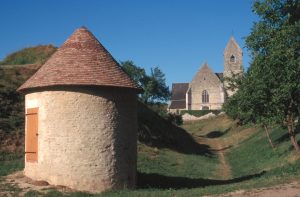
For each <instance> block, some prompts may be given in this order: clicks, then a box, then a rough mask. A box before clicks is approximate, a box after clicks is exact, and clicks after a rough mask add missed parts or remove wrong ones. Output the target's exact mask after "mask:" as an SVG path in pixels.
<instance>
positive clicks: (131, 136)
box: [24, 87, 137, 192]
mask: <svg viewBox="0 0 300 197" xmlns="http://www.w3.org/2000/svg"><path fill="white" fill-rule="evenodd" d="M25 105H26V106H25V107H26V108H33V107H39V114H38V119H39V120H38V130H39V131H38V132H39V135H38V162H36V163H30V162H25V170H24V173H25V175H26V176H28V177H30V178H32V179H35V180H45V181H47V182H49V183H50V184H52V185H64V186H68V187H70V188H73V189H76V190H82V191H89V192H101V191H105V190H108V189H121V188H133V187H134V186H135V182H136V160H137V144H136V143H137V101H136V94H135V92H132V91H130V90H126V89H120V88H115V89H108V88H94V89H93V88H90V89H86V88H80V87H77V88H76V87H72V88H71V87H66V88H62V89H60V90H51V91H39V92H35V93H29V94H27V95H26V104H25Z"/></svg>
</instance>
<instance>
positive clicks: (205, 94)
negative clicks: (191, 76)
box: [202, 90, 209, 103]
mask: <svg viewBox="0 0 300 197" xmlns="http://www.w3.org/2000/svg"><path fill="white" fill-rule="evenodd" d="M202 103H209V95H208V92H207V90H203V92H202Z"/></svg>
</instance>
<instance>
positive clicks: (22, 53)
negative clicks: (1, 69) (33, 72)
mask: <svg viewBox="0 0 300 197" xmlns="http://www.w3.org/2000/svg"><path fill="white" fill-rule="evenodd" d="M56 50H57V48H56V47H55V46H53V45H38V46H34V47H28V48H24V49H22V50H19V51H17V52H14V53H12V54H10V55H8V56H6V57H5V58H4V60H3V61H0V65H23V64H43V63H44V62H45V61H46V60H47V59H48V58H49V57H50V56H51V55H52V54H53V53H54V52H55V51H56Z"/></svg>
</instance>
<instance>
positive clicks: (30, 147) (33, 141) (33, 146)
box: [25, 108, 38, 162]
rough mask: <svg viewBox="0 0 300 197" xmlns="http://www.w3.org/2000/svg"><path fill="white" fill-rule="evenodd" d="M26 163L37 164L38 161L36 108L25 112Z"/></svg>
mask: <svg viewBox="0 0 300 197" xmlns="http://www.w3.org/2000/svg"><path fill="white" fill-rule="evenodd" d="M25 139H26V143H25V144H26V147H25V154H26V161H27V162H37V160H38V108H29V109H27V110H26V135H25Z"/></svg>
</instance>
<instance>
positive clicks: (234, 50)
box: [223, 37, 243, 96]
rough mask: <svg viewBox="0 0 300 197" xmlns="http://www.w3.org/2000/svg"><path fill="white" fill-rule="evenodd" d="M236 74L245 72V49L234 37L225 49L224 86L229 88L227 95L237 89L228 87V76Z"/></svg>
mask: <svg viewBox="0 0 300 197" xmlns="http://www.w3.org/2000/svg"><path fill="white" fill-rule="evenodd" d="M236 74H238V75H239V74H243V51H242V49H241V48H240V46H239V45H238V44H237V42H236V41H235V39H234V38H233V37H231V38H230V40H229V42H228V43H227V46H226V48H225V50H224V74H223V76H224V78H225V82H224V86H225V89H226V90H227V96H231V95H233V94H234V92H235V90H230V89H228V82H226V78H230V77H232V76H233V75H236Z"/></svg>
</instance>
